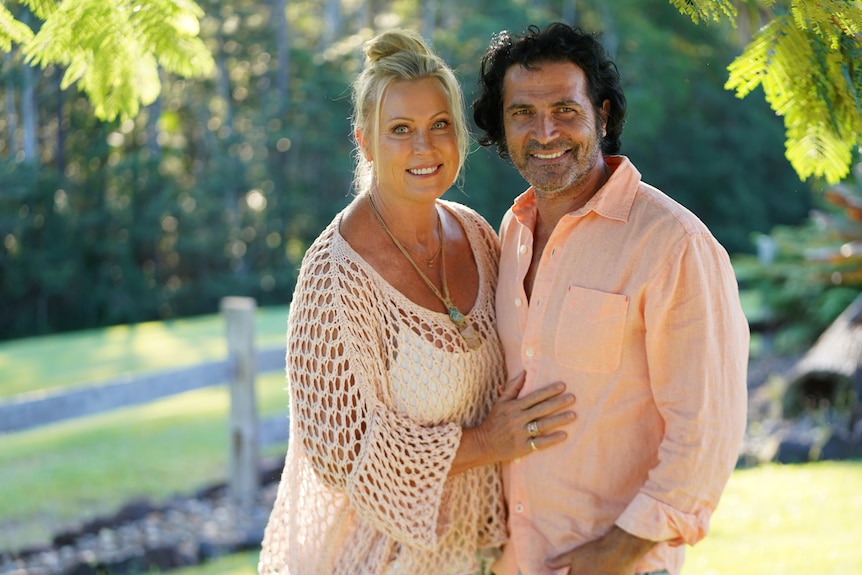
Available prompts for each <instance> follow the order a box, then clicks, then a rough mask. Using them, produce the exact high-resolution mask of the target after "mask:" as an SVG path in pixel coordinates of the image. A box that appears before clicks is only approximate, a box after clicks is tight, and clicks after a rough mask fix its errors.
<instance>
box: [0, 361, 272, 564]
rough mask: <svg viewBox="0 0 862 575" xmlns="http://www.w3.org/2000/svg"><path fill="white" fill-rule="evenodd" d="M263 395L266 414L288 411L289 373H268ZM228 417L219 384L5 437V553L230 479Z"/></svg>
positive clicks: (1, 521) (0, 456) (1, 480)
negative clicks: (127, 508)
mask: <svg viewBox="0 0 862 575" xmlns="http://www.w3.org/2000/svg"><path fill="white" fill-rule="evenodd" d="M256 391H257V398H258V406H259V412H260V414H261V415H262V416H268V415H273V414H279V413H283V412H285V410H286V406H287V394H286V393H285V391H284V375H283V374H282V373H278V372H276V373H271V374H266V375H262V376H260V377H259V378H258V380H257V385H256ZM228 410H229V393H228V389H227V387H226V386H217V387H212V388H206V389H202V390H197V391H192V392H188V393H184V394H180V395H177V396H173V397H171V398H169V399H165V400H161V401H157V402H153V403H150V404H147V405H144V406H141V407H137V408H129V409H122V410H116V411H112V412H110V413H107V414H104V415H99V416H93V417H87V418H82V419H77V420H72V421H69V422H65V423H61V424H57V425H51V426H46V427H43V428H39V429H36V430H33V431H29V432H24V433H17V434H8V435H0V485H2V486H3V487H2V490H3V494H4V497H0V542H2V545H0V549H2V548H9V549H13V548H14V549H17V548H21V547H24V546H26V545H33V544H39V543H46V542H48V541H49V540H50V537H51V536H52V535H53V534H54V533H55V532H56V531H57V530H59V529H61V528H63V527H64V526H66V527H68V526H69V525H71V524H73V523H75V522H76V521H80V520H86V519H90V518H93V517H96V516H99V515H106V514H110V513H113V512H115V511H117V509H119V507H121V506H122V505H123V504H125V503H127V502H128V501H130V500H132V499H135V498H147V499H150V500H151V501H154V502H158V501H161V500H165V499H167V498H169V497H170V496H172V495H177V494H182V495H188V494H192V493H194V492H195V491H197V490H199V489H200V488H202V487H204V486H207V485H211V484H213V483H216V482H219V481H225V479H226V475H227V459H228V432H227V418H228ZM286 424H287V423H286V422H285V425H286ZM285 448H286V446H284V445H280V446H271V447H269V448H268V449H267V450H265V452H266V453H276V454H278V453H282V454H283V453H284V450H285Z"/></svg>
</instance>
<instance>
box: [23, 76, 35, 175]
mask: <svg viewBox="0 0 862 575" xmlns="http://www.w3.org/2000/svg"><path fill="white" fill-rule="evenodd" d="M35 74H36V73H35V72H34V71H33V68H32V67H31V66H27V65H24V66H22V68H21V77H22V82H21V84H22V89H21V123H22V125H21V128H22V130H23V134H22V135H23V138H22V150H23V152H24V161H25V162H28V163H36V162H37V161H38V159H39V158H38V154H39V150H38V145H37V142H38V132H37V130H38V127H37V126H38V122H37V121H36V86H35V84H36V80H35V77H34V76H35Z"/></svg>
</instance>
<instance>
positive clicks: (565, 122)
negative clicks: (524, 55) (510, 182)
mask: <svg viewBox="0 0 862 575" xmlns="http://www.w3.org/2000/svg"><path fill="white" fill-rule="evenodd" d="M608 109H609V104H608V102H605V103H604V105H603V107H602V109H601V110H600V114H597V113H596V110H595V109H594V107H593V105H592V103H591V102H590V99H589V96H588V93H587V77H586V75H585V74H584V72H583V70H581V68H580V67H579V66H576V65H575V64H573V63H571V62H545V63H541V64H539V65H538V66H537V67H534V68H533V69H527V68H524V67H523V66H521V65H515V66H512V67H511V68H509V70H508V71H507V72H506V75H505V77H504V78H503V126H504V129H505V135H506V144H507V145H508V148H509V154H510V156H511V158H512V162H513V163H514V164H515V167H516V168H518V171H519V172H521V175H522V176H523V177H524V179H525V180H527V181H528V182H529V183H530V185H531V186H533V187H534V188H535V189H536V191H537V192H538V193H539V194H542V195H545V196H551V195H557V194H561V193H564V192H566V191H567V190H571V189H572V188H573V186H575V187H576V186H577V184H578V183H581V182H584V181H585V180H586V177H587V175H588V174H589V173H590V171H591V170H593V169H594V168H596V166H598V165H600V163H603V158H602V154H601V139H602V138H603V137H604V134H605V123H606V119H607V110H608Z"/></svg>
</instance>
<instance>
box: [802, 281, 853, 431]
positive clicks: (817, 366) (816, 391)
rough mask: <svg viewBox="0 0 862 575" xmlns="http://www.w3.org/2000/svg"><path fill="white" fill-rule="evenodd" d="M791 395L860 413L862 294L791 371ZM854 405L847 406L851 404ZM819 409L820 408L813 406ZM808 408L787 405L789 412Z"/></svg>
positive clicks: (809, 402)
mask: <svg viewBox="0 0 862 575" xmlns="http://www.w3.org/2000/svg"><path fill="white" fill-rule="evenodd" d="M788 381H789V382H790V384H789V387H788V392H787V396H788V397H789V398H791V400H793V401H796V402H797V403H799V402H802V403H808V404H820V403H823V402H828V404H829V405H830V406H831V407H835V408H837V409H839V410H841V411H844V410H850V411H855V410H858V407H857V406H858V404H859V402H860V400H862V294H859V296H857V297H856V299H855V300H854V301H853V303H852V304H850V305H849V306H848V307H847V309H846V310H844V312H843V313H842V314H841V315H840V316H838V318H836V319H835V321H834V322H832V325H830V326H829V328H828V329H827V330H826V331H824V332H823V334H822V335H821V336H820V337H819V338H818V339H817V342H816V343H815V344H814V347H812V348H811V349H810V350H809V351H808V353H806V354H805V356H803V358H802V359H801V360H800V361H799V363H798V364H796V366H795V367H794V368H793V369H792V370H791V372H790V375H789V377H788ZM848 401H849V402H850V403H852V405H845V404H846V403H847V402H848ZM813 406H814V407H819V405H813ZM805 407H806V405H790V404H787V405H785V412H788V411H790V412H791V413H790V414H791V415H792V412H793V411H795V410H799V411H801V410H802V409H803V408H805Z"/></svg>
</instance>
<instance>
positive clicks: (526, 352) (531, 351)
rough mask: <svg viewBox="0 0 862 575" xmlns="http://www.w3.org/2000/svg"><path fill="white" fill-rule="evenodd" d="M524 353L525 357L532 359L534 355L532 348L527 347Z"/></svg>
mask: <svg viewBox="0 0 862 575" xmlns="http://www.w3.org/2000/svg"><path fill="white" fill-rule="evenodd" d="M524 353H525V354H526V355H527V357H533V356H534V355H535V354H536V352H535V351H533V348H532V347H528V348H527V350H526V351H525V352H524Z"/></svg>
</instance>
